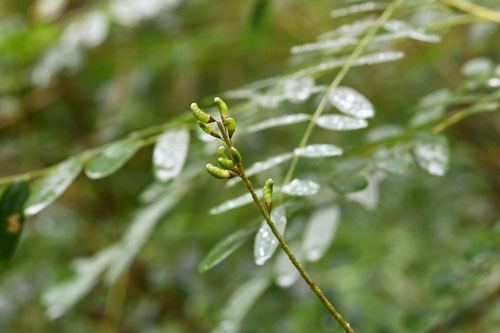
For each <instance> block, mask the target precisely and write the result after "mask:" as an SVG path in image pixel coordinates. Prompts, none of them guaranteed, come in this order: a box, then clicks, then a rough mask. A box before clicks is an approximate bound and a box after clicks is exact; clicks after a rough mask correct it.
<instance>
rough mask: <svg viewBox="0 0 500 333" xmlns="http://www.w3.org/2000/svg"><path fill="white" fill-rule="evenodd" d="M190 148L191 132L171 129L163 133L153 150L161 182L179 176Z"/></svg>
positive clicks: (156, 174) (157, 175)
mask: <svg viewBox="0 0 500 333" xmlns="http://www.w3.org/2000/svg"><path fill="white" fill-rule="evenodd" d="M188 149H189V132H188V131H187V130H184V129H182V130H171V131H168V132H165V133H163V134H162V135H161V136H160V138H159V139H158V142H157V143H156V146H155V148H154V152H153V168H154V174H155V176H156V178H157V179H158V180H159V181H161V182H166V181H167V180H169V179H172V178H174V177H177V176H178V175H179V173H180V172H181V171H182V168H183V167H184V162H185V161H186V157H187V154H188Z"/></svg>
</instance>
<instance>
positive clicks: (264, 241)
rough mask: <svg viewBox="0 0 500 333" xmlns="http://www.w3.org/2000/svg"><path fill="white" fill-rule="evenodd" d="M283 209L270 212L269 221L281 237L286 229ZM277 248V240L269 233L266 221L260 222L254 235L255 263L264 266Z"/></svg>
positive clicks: (279, 208) (269, 229) (278, 208)
mask: <svg viewBox="0 0 500 333" xmlns="http://www.w3.org/2000/svg"><path fill="white" fill-rule="evenodd" d="M285 214H286V213H285V209H284V208H283V207H281V206H280V207H276V208H275V209H274V210H273V211H272V212H271V220H272V221H273V222H274V225H275V226H276V228H277V229H278V231H279V232H280V234H282V235H283V233H284V232H285V228H286V223H287V220H286V215H285ZM277 247H278V240H277V239H276V237H275V236H274V234H273V233H272V231H271V228H269V226H268V225H267V223H266V221H262V224H261V226H260V228H259V231H258V232H257V234H256V235H255V243H254V258H255V263H256V264H257V265H259V266H262V265H264V264H265V262H266V261H268V260H269V259H270V258H271V257H272V256H273V254H274V251H276V248H277Z"/></svg>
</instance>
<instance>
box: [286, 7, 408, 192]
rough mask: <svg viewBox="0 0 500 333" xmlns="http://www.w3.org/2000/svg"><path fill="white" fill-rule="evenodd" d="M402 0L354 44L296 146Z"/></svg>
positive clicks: (290, 170) (294, 163) (288, 175)
mask: <svg viewBox="0 0 500 333" xmlns="http://www.w3.org/2000/svg"><path fill="white" fill-rule="evenodd" d="M403 1H404V0H394V1H393V2H392V3H391V4H390V5H389V6H387V8H386V9H385V10H384V12H383V13H382V15H380V17H379V18H378V19H377V21H375V23H374V24H373V26H372V27H371V28H370V30H369V31H368V32H367V33H366V35H365V36H364V37H363V39H361V41H360V42H359V44H358V45H357V46H356V48H355V49H354V51H353V52H352V53H351V55H350V56H349V58H348V59H347V61H346V63H345V64H344V66H342V68H341V69H340V72H339V73H338V74H337V76H336V77H335V78H334V79H333V81H332V83H331V84H330V85H329V86H328V89H327V90H326V92H325V94H324V96H323V98H322V99H321V101H320V102H319V104H318V107H317V108H316V110H315V111H314V114H313V116H312V117H311V120H310V121H309V124H308V125H307V128H306V131H305V132H304V135H303V136H302V139H301V140H300V144H299V146H298V148H304V147H305V146H306V145H307V142H308V141H309V138H310V137H311V134H312V131H313V129H314V126H315V125H316V120H317V119H318V118H319V117H320V116H321V114H322V113H323V111H325V109H326V107H327V105H328V95H330V94H331V93H332V92H333V91H334V90H335V89H337V87H338V86H339V84H340V82H341V81H342V80H343V79H344V77H345V76H346V74H347V72H348V71H349V69H351V67H352V65H353V64H354V62H355V61H356V60H357V59H358V58H359V57H360V56H361V54H362V53H363V51H364V49H365V48H366V46H367V45H368V44H369V43H370V41H371V40H372V39H373V37H375V35H376V34H377V32H378V30H379V29H380V28H381V27H382V26H383V25H384V23H385V22H386V21H387V20H388V19H389V17H391V15H392V14H393V13H394V11H395V10H396V8H397V7H398V6H399V5H401V3H403ZM299 159H300V156H299V155H294V156H293V159H292V162H291V163H290V167H289V168H288V171H287V173H286V176H285V180H284V181H283V185H285V184H287V183H289V182H290V180H291V179H292V176H293V173H294V172H295V169H296V167H297V163H298V162H299Z"/></svg>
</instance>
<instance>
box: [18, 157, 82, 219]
mask: <svg viewBox="0 0 500 333" xmlns="http://www.w3.org/2000/svg"><path fill="white" fill-rule="evenodd" d="M82 167H83V163H82V161H81V160H80V159H78V158H70V159H68V160H66V161H64V162H62V163H60V164H59V165H57V166H56V167H55V168H54V170H52V171H51V172H50V173H49V174H48V175H47V176H45V178H43V179H42V180H41V181H40V182H39V183H38V184H37V185H36V186H35V188H34V190H33V192H32V193H31V195H30V197H29V199H28V201H27V202H26V206H25V208H24V213H25V214H26V215H27V216H30V215H35V214H37V213H38V212H40V211H41V210H42V209H44V208H45V207H47V206H48V205H50V204H51V203H52V202H54V201H55V200H57V198H59V197H60V196H61V195H62V194H63V193H64V191H65V190H66V189H67V188H68V186H69V185H71V183H72V182H73V180H75V178H76V177H77V176H78V174H79V173H80V171H82Z"/></svg>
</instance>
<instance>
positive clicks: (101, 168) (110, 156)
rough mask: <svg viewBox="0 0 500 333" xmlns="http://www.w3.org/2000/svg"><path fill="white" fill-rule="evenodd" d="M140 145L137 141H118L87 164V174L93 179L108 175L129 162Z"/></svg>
mask: <svg viewBox="0 0 500 333" xmlns="http://www.w3.org/2000/svg"><path fill="white" fill-rule="evenodd" d="M139 147H140V145H139V143H138V142H136V141H119V142H116V143H114V144H112V145H111V146H109V147H108V148H106V149H105V150H104V151H103V152H102V153H100V154H99V155H97V156H96V157H94V158H93V159H92V160H91V161H90V162H89V163H88V164H87V167H86V168H85V174H86V175H87V177H89V178H91V179H99V178H104V177H107V176H109V175H111V174H113V173H114V172H116V171H118V170H119V169H120V168H121V167H122V166H123V165H124V164H125V163H127V161H128V160H129V159H130V158H132V156H134V154H135V153H136V152H137V150H138V149H139Z"/></svg>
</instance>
